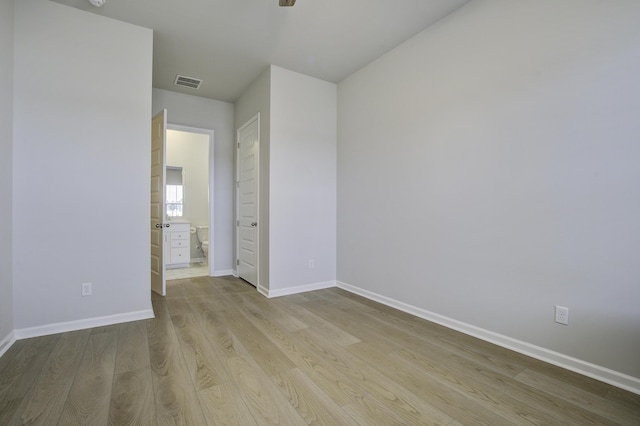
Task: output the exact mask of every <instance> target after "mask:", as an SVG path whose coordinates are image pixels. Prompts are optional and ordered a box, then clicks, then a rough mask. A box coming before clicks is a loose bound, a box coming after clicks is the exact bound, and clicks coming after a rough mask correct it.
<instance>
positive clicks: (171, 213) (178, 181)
mask: <svg viewBox="0 0 640 426" xmlns="http://www.w3.org/2000/svg"><path fill="white" fill-rule="evenodd" d="M166 192H167V193H166V204H167V216H168V217H182V209H183V200H184V186H183V185H182V167H174V166H167V191H166Z"/></svg>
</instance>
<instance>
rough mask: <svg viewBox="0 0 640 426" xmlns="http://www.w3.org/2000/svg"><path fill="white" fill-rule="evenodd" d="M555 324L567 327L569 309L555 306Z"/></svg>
mask: <svg viewBox="0 0 640 426" xmlns="http://www.w3.org/2000/svg"><path fill="white" fill-rule="evenodd" d="M556 322H557V323H558V324H564V325H569V308H565V307H564V306H558V305H556Z"/></svg>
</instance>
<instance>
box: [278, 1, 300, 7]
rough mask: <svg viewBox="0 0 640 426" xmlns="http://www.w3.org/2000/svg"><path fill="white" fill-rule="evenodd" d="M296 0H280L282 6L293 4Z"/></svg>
mask: <svg viewBox="0 0 640 426" xmlns="http://www.w3.org/2000/svg"><path fill="white" fill-rule="evenodd" d="M294 4H296V0H280V6H293V5H294Z"/></svg>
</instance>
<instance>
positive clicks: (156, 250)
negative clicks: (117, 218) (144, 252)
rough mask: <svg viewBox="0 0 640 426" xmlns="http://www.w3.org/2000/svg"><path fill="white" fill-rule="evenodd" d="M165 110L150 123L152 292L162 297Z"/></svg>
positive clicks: (163, 287) (164, 282) (163, 285)
mask: <svg viewBox="0 0 640 426" xmlns="http://www.w3.org/2000/svg"><path fill="white" fill-rule="evenodd" d="M166 135H167V110H166V109H163V110H162V111H161V112H159V113H158V114H157V115H155V116H154V117H153V119H152V120H151V289H152V290H153V291H155V292H156V293H158V294H160V295H162V296H164V295H166V294H167V281H166V279H165V276H164V254H163V250H164V244H163V243H164V226H165V225H164V219H165V211H166V208H165V188H166V186H165V181H166V171H165V145H166Z"/></svg>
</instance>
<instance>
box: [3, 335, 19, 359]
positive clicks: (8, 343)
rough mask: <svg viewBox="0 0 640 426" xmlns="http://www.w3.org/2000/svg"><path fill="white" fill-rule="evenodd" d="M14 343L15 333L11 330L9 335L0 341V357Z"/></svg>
mask: <svg viewBox="0 0 640 426" xmlns="http://www.w3.org/2000/svg"><path fill="white" fill-rule="evenodd" d="M15 342H16V332H15V331H14V330H12V331H11V332H10V333H9V334H7V335H6V336H4V337H3V338H2V340H0V357H1V356H2V355H4V354H5V352H7V351H8V350H9V348H10V347H11V346H13V344H14V343H15Z"/></svg>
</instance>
